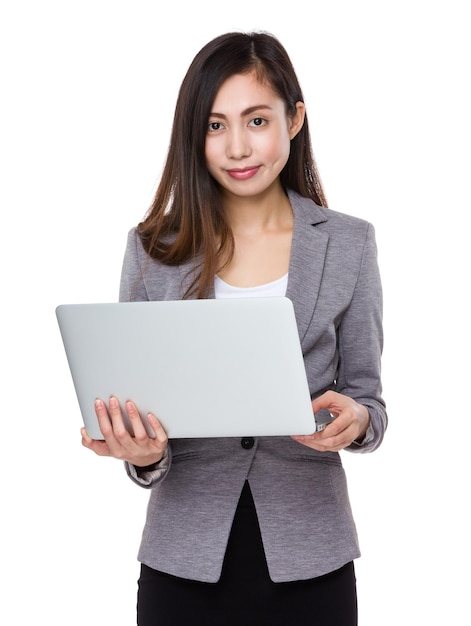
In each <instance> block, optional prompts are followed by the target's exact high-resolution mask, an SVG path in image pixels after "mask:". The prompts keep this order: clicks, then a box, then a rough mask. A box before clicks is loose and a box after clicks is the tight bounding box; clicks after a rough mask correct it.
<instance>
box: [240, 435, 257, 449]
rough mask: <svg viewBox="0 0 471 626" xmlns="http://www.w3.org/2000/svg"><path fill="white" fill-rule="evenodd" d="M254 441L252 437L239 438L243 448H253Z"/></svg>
mask: <svg viewBox="0 0 471 626" xmlns="http://www.w3.org/2000/svg"><path fill="white" fill-rule="evenodd" d="M254 443H255V441H254V438H253V437H242V439H241V440H240V445H241V446H242V447H243V448H244V449H245V450H250V448H253V445H254Z"/></svg>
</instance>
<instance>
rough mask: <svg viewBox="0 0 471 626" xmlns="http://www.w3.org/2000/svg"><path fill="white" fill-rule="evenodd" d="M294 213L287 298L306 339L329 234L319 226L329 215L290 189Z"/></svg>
mask: <svg viewBox="0 0 471 626" xmlns="http://www.w3.org/2000/svg"><path fill="white" fill-rule="evenodd" d="M288 197H289V200H290V203H291V207H292V209H293V213H294V230H293V241H292V244H291V259H290V266H289V277H288V289H287V292H286V295H287V297H288V298H289V299H290V300H291V301H292V302H293V305H294V310H295V314H296V321H297V323H298V330H299V337H300V339H301V341H302V340H303V338H304V336H305V334H306V332H307V329H308V327H309V324H310V322H311V319H312V316H313V315H314V309H315V307H316V303H317V298H318V296H319V290H320V285H321V280H322V274H323V271H324V262H325V256H326V252H327V242H328V240H329V236H328V234H327V233H326V232H323V231H320V230H319V229H317V228H315V227H316V225H318V224H321V223H322V222H326V221H327V215H326V213H325V212H324V211H323V210H322V208H321V207H320V206H318V205H317V204H316V203H315V202H313V201H312V200H310V199H308V198H304V197H302V196H300V195H299V194H297V193H295V192H293V191H289V192H288Z"/></svg>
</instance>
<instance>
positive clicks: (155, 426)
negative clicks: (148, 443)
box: [147, 413, 168, 445]
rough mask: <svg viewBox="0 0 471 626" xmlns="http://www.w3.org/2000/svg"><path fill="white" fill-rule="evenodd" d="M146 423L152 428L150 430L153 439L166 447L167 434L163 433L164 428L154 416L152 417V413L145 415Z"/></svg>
mask: <svg viewBox="0 0 471 626" xmlns="http://www.w3.org/2000/svg"><path fill="white" fill-rule="evenodd" d="M147 421H148V422H149V424H150V425H151V427H152V430H153V431H154V434H155V439H156V440H157V441H158V442H159V443H160V444H165V445H167V443H168V436H167V433H166V432H165V429H164V427H163V426H162V424H161V423H160V422H159V420H158V419H157V418H156V417H155V415H153V414H152V413H149V414H148V415H147Z"/></svg>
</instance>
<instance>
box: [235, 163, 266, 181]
mask: <svg viewBox="0 0 471 626" xmlns="http://www.w3.org/2000/svg"><path fill="white" fill-rule="evenodd" d="M258 170H259V166H258V165H257V166H254V167H242V168H234V169H232V170H227V173H228V174H229V176H231V177H232V178H235V179H237V180H247V179H248V178H252V176H255V174H256V173H257V172H258Z"/></svg>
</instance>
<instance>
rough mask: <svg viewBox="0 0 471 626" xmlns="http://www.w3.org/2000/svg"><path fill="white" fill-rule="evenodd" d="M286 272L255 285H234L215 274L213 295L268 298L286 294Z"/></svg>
mask: <svg viewBox="0 0 471 626" xmlns="http://www.w3.org/2000/svg"><path fill="white" fill-rule="evenodd" d="M287 286H288V274H287V273H286V274H285V275H284V276H282V277H281V278H277V279H276V280H273V281H272V282H270V283H265V284H264V285H256V286H255V287H235V286H234V285H229V283H226V281H224V280H222V278H219V276H216V278H215V279H214V295H215V297H216V298H270V297H273V296H274V297H282V296H285V295H286V288H287Z"/></svg>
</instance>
